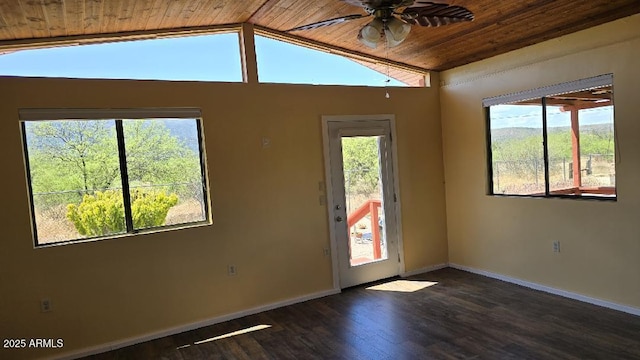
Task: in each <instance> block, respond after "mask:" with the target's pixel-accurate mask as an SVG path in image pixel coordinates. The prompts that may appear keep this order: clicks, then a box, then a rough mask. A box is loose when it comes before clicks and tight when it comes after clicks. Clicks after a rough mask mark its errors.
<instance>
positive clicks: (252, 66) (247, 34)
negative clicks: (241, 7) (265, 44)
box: [240, 23, 258, 84]
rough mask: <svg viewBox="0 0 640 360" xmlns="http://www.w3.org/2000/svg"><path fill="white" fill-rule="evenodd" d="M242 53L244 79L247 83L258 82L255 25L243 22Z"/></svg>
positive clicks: (241, 30)
mask: <svg viewBox="0 0 640 360" xmlns="http://www.w3.org/2000/svg"><path fill="white" fill-rule="evenodd" d="M240 53H241V54H240V55H241V59H240V60H241V62H242V79H243V81H244V82H245V83H250V84H257V83H258V63H257V60H256V46H255V38H254V32H253V25H252V24H249V23H243V24H242V28H241V29H240Z"/></svg>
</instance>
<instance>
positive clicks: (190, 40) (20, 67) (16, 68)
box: [0, 31, 242, 82]
mask: <svg viewBox="0 0 640 360" xmlns="http://www.w3.org/2000/svg"><path fill="white" fill-rule="evenodd" d="M238 39H239V38H238V32H237V31H236V32H227V33H216V34H209V35H199V36H179V37H164V38H158V39H147V40H129V41H118V42H109V43H101V44H88V45H77V46H60V47H51V48H42V49H29V50H20V51H15V52H11V53H7V54H4V55H2V54H0V75H9V76H42V77H66V78H83V79H133V80H170V81H182V80H187V81H225V82H242V71H241V66H242V65H241V62H240V43H239V41H238Z"/></svg>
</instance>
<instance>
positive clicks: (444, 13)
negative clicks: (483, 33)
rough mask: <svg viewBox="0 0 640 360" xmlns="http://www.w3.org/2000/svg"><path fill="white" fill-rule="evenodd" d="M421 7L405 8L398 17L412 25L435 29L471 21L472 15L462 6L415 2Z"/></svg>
mask: <svg viewBox="0 0 640 360" xmlns="http://www.w3.org/2000/svg"><path fill="white" fill-rule="evenodd" d="M416 3H417V4H420V5H421V6H413V7H408V8H405V9H404V10H403V11H402V12H401V13H400V17H401V18H402V20H404V21H406V22H408V23H409V24H412V25H416V24H417V25H421V26H431V27H437V26H440V25H447V24H451V23H457V22H462V21H472V20H473V19H474V16H473V13H472V12H471V11H469V10H468V9H467V8H465V7H462V6H451V5H447V4H436V3H433V2H427V1H419V2H416Z"/></svg>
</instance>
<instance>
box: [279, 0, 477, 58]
mask: <svg viewBox="0 0 640 360" xmlns="http://www.w3.org/2000/svg"><path fill="white" fill-rule="evenodd" d="M341 1H343V2H346V3H347V4H350V5H354V6H359V7H362V8H364V10H365V11H366V12H367V13H366V14H353V15H347V16H341V17H338V18H334V19H329V20H324V21H319V22H315V23H312V24H307V25H302V26H298V27H295V28H293V29H289V30H287V32H291V31H300V30H311V29H316V28H319V27H323V26H329V25H335V24H340V23H342V22H345V21H349V20H355V19H361V18H364V17H368V16H373V17H374V18H373V20H372V21H371V22H369V23H368V24H367V25H365V26H363V27H362V28H361V29H360V31H359V32H358V40H359V41H360V42H361V43H363V44H364V45H366V46H369V47H371V48H374V49H375V48H376V47H377V46H378V44H379V43H380V42H381V41H382V39H383V38H385V39H386V44H387V46H388V47H394V46H397V45H399V44H400V43H402V42H403V41H404V39H406V38H407V36H408V35H409V31H410V30H411V25H420V26H431V27H437V26H440V25H447V24H451V23H456V22H462V21H472V20H473V13H472V12H471V11H469V10H468V9H467V8H465V7H462V6H452V5H448V4H438V3H434V2H430V1H419V0H341ZM400 8H404V9H403V10H402V11H400V10H399V9H400Z"/></svg>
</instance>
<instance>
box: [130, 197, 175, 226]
mask: <svg viewBox="0 0 640 360" xmlns="http://www.w3.org/2000/svg"><path fill="white" fill-rule="evenodd" d="M177 203H178V195H176V194H170V195H167V194H165V193H164V191H160V192H148V191H143V190H134V191H133V192H132V194H131V215H132V216H133V227H134V228H136V229H141V228H149V227H154V226H160V225H164V221H165V219H166V218H167V213H168V212H169V209H171V207H173V206H174V205H176V204H177Z"/></svg>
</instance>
